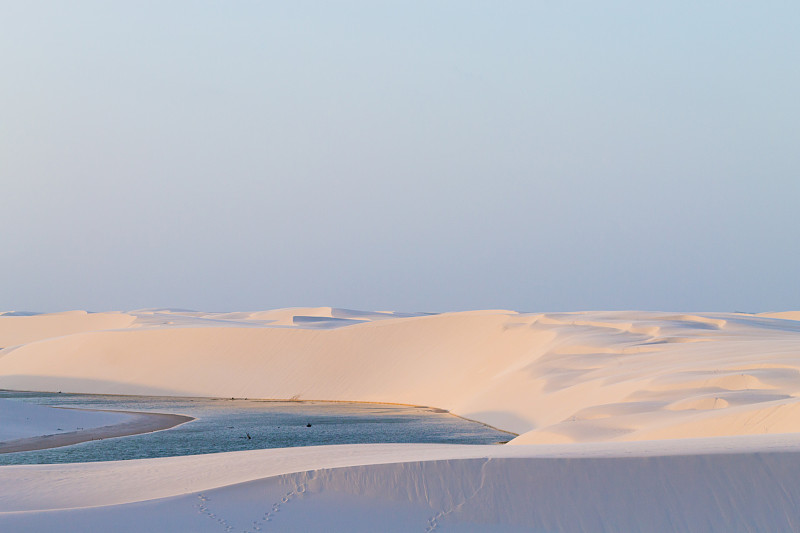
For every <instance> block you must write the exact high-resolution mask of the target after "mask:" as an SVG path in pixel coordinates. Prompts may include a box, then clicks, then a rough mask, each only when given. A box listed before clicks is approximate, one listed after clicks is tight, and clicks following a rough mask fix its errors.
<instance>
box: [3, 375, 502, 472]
mask: <svg viewBox="0 0 800 533" xmlns="http://www.w3.org/2000/svg"><path fill="white" fill-rule="evenodd" d="M0 398H9V399H16V400H18V401H25V402H32V403H37V404H40V405H57V406H64V407H81V408H87V409H111V410H120V411H153V412H158V413H176V414H183V415H189V416H192V417H194V418H195V419H196V420H193V421H192V422H188V423H186V424H183V425H180V426H178V427H175V428H172V429H168V430H165V431H158V432H155V433H146V434H142V435H133V436H129V437H118V438H112V439H104V440H98V441H90V442H84V443H80V444H74V445H72V446H65V447H62V448H53V449H49V450H36V451H31V452H17V453H6V454H0V465H8V464H37V463H74V462H89V461H114V460H121V459H140V458H146V457H167V456H174V455H194V454H203V453H216V452H230V451H236V450H257V449H262V448H286V447H292V446H316V445H322V444H356V443H378V442H428V443H432V442H436V443H447V444H495V443H497V442H500V441H507V440H509V438H510V435H509V434H508V433H503V432H501V431H497V430H495V429H492V428H489V427H486V426H484V425H482V424H478V423H475V422H469V421H467V420H464V419H461V418H458V417H455V416H452V415H450V414H448V413H444V412H441V411H440V410H438V409H432V408H428V407H410V406H400V405H384V404H366V403H332V402H293V401H266V400H225V399H208V398H171V397H150V396H104V395H89V394H55V393H42V392H16V391H0ZM309 424H310V427H309Z"/></svg>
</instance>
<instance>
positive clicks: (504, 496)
mask: <svg viewBox="0 0 800 533" xmlns="http://www.w3.org/2000/svg"><path fill="white" fill-rule="evenodd" d="M102 315H103V316H102V317H101V318H95V317H93V315H92V314H85V313H83V314H81V313H67V314H61V315H39V316H0V339H9V342H8V343H7V345H6V346H5V347H4V348H3V349H2V350H0V388H8V389H23V390H46V391H57V390H61V391H64V392H94V393H113V394H154V393H155V394H171V395H191V396H216V397H249V398H295V399H317V400H351V401H369V402H395V403H407V404H424V405H430V406H435V407H440V408H445V409H448V410H450V411H452V412H454V413H456V414H459V415H461V416H465V417H468V418H471V419H475V420H478V421H481V422H484V423H487V424H490V425H494V426H496V427H499V428H501V429H505V430H509V431H513V432H516V433H518V434H519V436H518V437H517V438H515V439H514V440H513V441H512V442H511V444H516V446H490V447H486V446H445V445H400V444H393V445H348V446H322V447H310V448H292V449H278V450H260V451H254V452H234V453H226V454H213V455H207V456H186V457H173V458H163V459H147V460H137V461H123V462H110V463H89V464H74V465H41V466H7V467H0V530H3V531H6V530H8V531H15V530H26V531H50V530H55V531H92V530H103V529H108V530H112V531H143V530H147V531H262V530H270V529H272V530H276V531H434V530H436V531H486V530H491V531H531V530H533V531H608V530H613V531H796V530H797V528H798V524H800V511H799V510H798V509H800V482H798V479H800V478H799V477H798V476H797V472H798V467H800V402H799V401H798V395H799V394H800V379H798V378H800V374H799V371H800V322H798V321H796V320H795V319H796V318H800V316H798V314H797V313H777V314H770V315H746V314H733V313H698V314H679V313H656V312H587V313H548V314H520V313H514V312H508V311H480V312H469V313H450V314H442V315H409V314H405V315H400V314H396V313H390V312H377V313H371V312H358V311H347V310H337V309H331V308H313V309H282V310H275V311H264V312H257V313H224V314H223V313H200V312H186V311H170V310H138V311H132V312H128V313H103V314H102ZM58 316H64V317H68V320H64V322H63V324H62V323H59V319H58V318H57V317H58ZM54 317H55V318H54ZM12 319H13V320H12ZM20 332H22V333H20ZM23 333H24V334H23ZM12 341H19V342H17V344H10V342H12ZM112 488H113V490H110V489H112Z"/></svg>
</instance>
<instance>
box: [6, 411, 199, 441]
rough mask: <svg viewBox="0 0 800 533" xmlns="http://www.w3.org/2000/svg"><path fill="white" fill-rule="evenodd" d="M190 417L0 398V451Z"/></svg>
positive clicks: (142, 429)
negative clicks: (93, 408) (101, 409)
mask: <svg viewBox="0 0 800 533" xmlns="http://www.w3.org/2000/svg"><path fill="white" fill-rule="evenodd" d="M190 420H192V418H191V417H188V416H182V415H173V414H160V413H133V412H119V411H99V410H86V409H67V408H58V407H47V406H42V405H36V404H31V403H27V402H23V401H17V400H6V399H0V453H10V452H21V451H28V450H41V449H44V448H55V447H59V446H68V445H70V444H77V443H79V442H86V441H89V440H95V439H105V438H110V437H121V436H127V435H136V434H139V433H149V432H151V431H159V430H162V429H168V428H171V427H174V426H177V425H178V424H182V423H184V422H188V421H190Z"/></svg>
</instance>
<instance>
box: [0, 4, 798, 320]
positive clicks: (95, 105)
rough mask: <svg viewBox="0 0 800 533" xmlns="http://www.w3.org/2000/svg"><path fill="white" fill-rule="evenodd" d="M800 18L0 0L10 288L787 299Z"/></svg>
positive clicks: (205, 305)
mask: <svg viewBox="0 0 800 533" xmlns="http://www.w3.org/2000/svg"><path fill="white" fill-rule="evenodd" d="M657 4H663V5H657ZM798 26H800V4H798V3H796V2H772V1H765V2H737V1H725V2H721V1H720V2H715V1H710V2H683V1H676V2H660V3H655V2H613V1H612V2H594V1H593V2H552V1H547V2H544V1H532V0H531V1H522V2H512V1H508V2H490V1H486V2H467V1H437V2H429V1H410V0H409V1H403V2H393V1H387V2H371V1H370V2H368V1H363V2H352V1H341V2H327V1H325V2H322V1H320V2H313V1H308V2H306V1H297V2H295V1H293V2H289V1H285V2H255V1H252V2H248V1H239V2H202V1H171V2H161V1H158V2H146V1H141V2H105V1H98V2H91V1H82V0H76V1H74V2H60V1H58V2H41V1H2V0H0V69H1V70H0V72H1V74H0V309H3V310H18V311H22V310H25V311H43V312H52V311H63V310H69V309H87V310H94V311H100V310H111V309H114V310H126V309H127V310H130V309H137V308H149V307H172V308H189V309H199V310H207V311H230V310H257V309H269V308H277V307H291V306H334V307H345V308H355V309H370V310H400V311H433V312H438V311H458V310H467V309H488V308H502V309H513V310H518V311H579V310H603V309H608V310H616V309H646V310H647V309H652V310H665V311H746V312H758V311H778V310H790V309H795V310H796V309H800V98H798V95H800V33H799V32H798V31H797V28H798Z"/></svg>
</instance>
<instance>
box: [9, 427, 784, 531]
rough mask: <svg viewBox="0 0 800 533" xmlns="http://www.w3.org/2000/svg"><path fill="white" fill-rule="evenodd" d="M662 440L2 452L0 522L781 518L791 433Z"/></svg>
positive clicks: (159, 527) (723, 526) (377, 524)
mask: <svg viewBox="0 0 800 533" xmlns="http://www.w3.org/2000/svg"><path fill="white" fill-rule="evenodd" d="M676 444H677V441H662V442H642V443H629V444H628V445H627V446H626V447H625V448H622V447H620V445H619V444H615V443H601V444H596V443H592V444H583V445H580V444H579V445H572V446H567V447H564V446H553V445H551V446H493V447H487V446H452V445H409V444H389V445H386V444H384V445H347V446H320V447H308V448H288V449H278V450H259V451H252V452H232V453H224V454H212V455H203V456H187V457H176V458H164V459H144V460H134V461H119V462H109V463H89V464H72V465H41V466H16V467H14V466H12V467H3V468H0V529H2V530H3V531H17V530H19V531H22V530H24V531H69V532H71V531H74V532H82V531H97V530H110V531H131V532H134V531H198V532H201V531H209V532H213V531H248V532H250V531H269V530H273V531H298V532H299V531H320V532H321V531H348V532H349V531H353V532H360V531H364V532H372V531H403V532H404V531H434V530H436V531H603V530H615V531H730V532H735V531H792V530H794V527H795V526H796V524H797V523H798V520H800V494H798V493H797V491H796V490H794V488H795V487H796V486H797V481H796V473H797V468H798V466H800V451H798V445H799V444H800V439H799V438H798V437H797V436H788V437H787V436H784V437H781V438H778V439H774V438H770V440H768V441H767V440H765V439H764V437H763V436H757V437H739V438H733V439H731V438H722V439H702V440H698V441H693V442H690V443H688V444H689V446H676ZM687 450H691V453H688V452H687ZM756 451H757V452H758V453H754V452H756ZM110 486H113V487H114V490H113V491H109V490H108V487H110ZM65 488H69V490H64V489H65ZM33 494H35V495H36V497H35V498H34V497H32V496H31V495H33Z"/></svg>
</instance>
